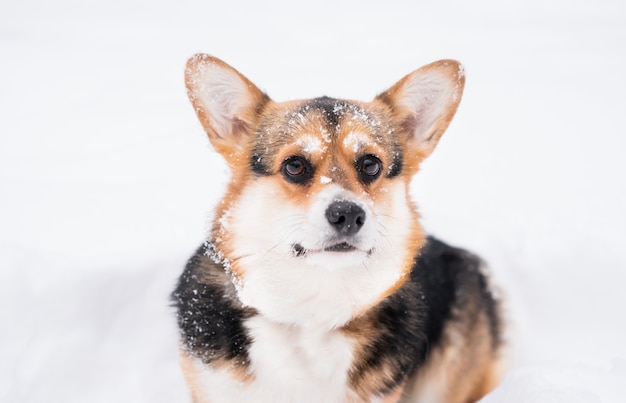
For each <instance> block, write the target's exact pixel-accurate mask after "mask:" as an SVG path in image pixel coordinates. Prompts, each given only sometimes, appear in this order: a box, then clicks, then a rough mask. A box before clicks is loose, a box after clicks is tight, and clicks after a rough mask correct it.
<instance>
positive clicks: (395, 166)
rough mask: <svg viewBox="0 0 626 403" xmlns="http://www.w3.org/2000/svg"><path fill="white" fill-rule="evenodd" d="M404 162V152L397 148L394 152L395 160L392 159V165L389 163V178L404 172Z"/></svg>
mask: <svg viewBox="0 0 626 403" xmlns="http://www.w3.org/2000/svg"><path fill="white" fill-rule="evenodd" d="M403 164H404V161H403V158H402V152H401V151H399V150H396V151H395V152H394V154H393V160H392V161H391V165H389V168H388V170H387V178H388V179H391V178H395V177H396V176H398V175H400V174H401V173H402V168H403Z"/></svg>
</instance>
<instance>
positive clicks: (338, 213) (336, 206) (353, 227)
mask: <svg viewBox="0 0 626 403" xmlns="http://www.w3.org/2000/svg"><path fill="white" fill-rule="evenodd" d="M326 219H327V220H328V222H329V223H330V225H331V226H332V227H333V228H335V230H337V232H339V233H340V234H342V235H354V234H356V233H357V232H359V230H360V229H361V227H362V226H363V224H365V211H364V210H363V209H362V208H361V207H359V206H358V205H356V204H355V203H352V202H349V201H345V200H337V201H335V202H333V203H331V205H330V206H328V209H326Z"/></svg>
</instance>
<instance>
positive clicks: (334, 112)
mask: <svg viewBox="0 0 626 403" xmlns="http://www.w3.org/2000/svg"><path fill="white" fill-rule="evenodd" d="M346 104H347V103H346V102H345V101H340V100H338V99H335V98H330V97H327V96H323V97H319V98H314V99H312V100H310V101H309V102H307V103H305V104H304V105H302V107H301V108H300V112H302V113H304V112H306V111H308V110H310V109H316V110H319V111H321V112H322V113H323V114H324V117H325V118H326V120H327V121H328V125H329V126H330V128H336V127H337V126H338V125H339V121H340V120H341V117H342V113H341V111H342V110H343V107H345V105H346ZM333 132H334V131H333Z"/></svg>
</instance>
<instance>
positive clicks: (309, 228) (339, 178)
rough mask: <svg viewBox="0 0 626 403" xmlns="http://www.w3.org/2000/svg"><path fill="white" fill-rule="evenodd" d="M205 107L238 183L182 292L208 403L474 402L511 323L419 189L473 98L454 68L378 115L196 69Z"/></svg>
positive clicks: (214, 69)
mask: <svg viewBox="0 0 626 403" xmlns="http://www.w3.org/2000/svg"><path fill="white" fill-rule="evenodd" d="M185 73H186V75H185V80H186V85H187V90H188V95H189V98H190V100H191V102H192V104H193V106H194V108H195V111H196V113H197V115H198V117H199V119H200V122H201V123H202V126H203V127H204V130H205V131H206V132H207V134H208V136H209V140H210V141H211V143H212V145H213V147H214V148H215V149H216V150H217V151H218V152H219V153H220V154H221V155H222V156H223V157H224V159H225V160H226V162H227V164H228V166H229V168H230V171H231V178H230V182H229V184H228V186H227V189H226V192H225V195H224V197H223V198H222V200H221V202H220V203H219V205H218V206H217V208H216V211H215V220H214V222H213V225H212V230H211V233H210V236H209V239H208V240H207V241H206V242H205V243H204V244H203V245H202V246H201V247H200V248H199V249H198V250H197V252H196V253H195V254H194V255H193V256H192V257H191V259H190V260H189V262H188V263H187V266H186V268H185V270H184V272H183V274H182V275H181V277H180V279H179V282H178V285H177V287H176V289H175V291H174V293H173V297H172V298H173V301H174V304H175V306H176V309H177V318H178V325H179V328H180V334H181V343H180V355H181V365H182V369H183V372H184V376H185V379H186V381H187V384H188V386H189V389H190V393H191V397H192V401H193V402H195V403H200V402H398V401H399V402H421V403H423V402H447V403H456V402H473V401H476V400H478V399H480V398H481V397H482V396H483V395H484V394H486V393H487V392H489V391H490V390H491V389H492V388H493V387H494V386H495V384H496V382H497V381H498V375H499V362H500V350H501V348H502V344H503V342H502V336H501V334H502V319H501V315H500V313H499V306H498V302H497V301H496V299H495V298H494V296H493V295H492V293H491V292H490V288H489V286H488V283H487V279H486V277H485V275H484V274H483V268H484V267H483V266H484V264H483V262H482V261H481V260H480V259H479V258H478V257H476V256H475V255H473V254H471V253H469V252H467V251H465V250H462V249H458V248H454V247H451V246H448V245H446V244H445V243H443V242H441V241H439V240H437V239H435V238H433V237H429V236H426V235H425V234H424V231H423V230H422V227H421V226H420V223H419V216H418V213H417V212H416V209H415V206H414V205H413V203H412V201H411V198H410V196H409V183H410V181H411V178H412V177H413V175H414V174H415V173H416V172H417V171H418V168H419V166H420V163H421V162H422V160H423V159H424V158H426V157H427V156H428V155H429V154H430V153H431V152H432V151H433V149H434V148H435V146H436V145H437V142H438V141H439V138H440V137H441V135H442V134H443V132H444V131H445V130H446V128H447V127H448V124H449V123H450V120H451V119H452V117H453V115H454V113H455V112H456V109H457V106H458V104H459V102H460V100H461V95H462V92H463V86H464V82H465V74H464V70H463V67H462V66H461V65H460V64H459V63H458V62H456V61H453V60H441V61H438V62H435V63H432V64H429V65H427V66H424V67H422V68H420V69H418V70H415V71H414V72H412V73H410V74H409V75H407V76H405V77H404V78H402V79H401V80H400V81H398V82H397V83H396V84H395V85H393V86H392V87H391V88H390V89H388V90H387V91H385V92H383V93H381V94H380V95H378V96H376V97H375V98H374V100H373V101H371V102H359V101H349V100H343V99H333V98H328V97H321V98H315V99H308V100H301V101H290V102H275V101H273V100H271V99H270V98H269V97H268V96H267V95H266V94H265V93H263V92H262V91H261V90H259V89H258V88H257V87H256V86H255V85H254V84H253V83H252V82H251V81H249V80H248V79H247V78H246V77H244V76H243V75H242V74H240V73H239V72H238V71H237V70H235V69H234V68H232V67H230V66H229V65H227V64H226V63H224V62H223V61H221V60H219V59H217V58H214V57H211V56H208V55H203V54H198V55H196V56H194V57H192V58H191V59H190V60H189V61H188V63H187V67H186V71H185Z"/></svg>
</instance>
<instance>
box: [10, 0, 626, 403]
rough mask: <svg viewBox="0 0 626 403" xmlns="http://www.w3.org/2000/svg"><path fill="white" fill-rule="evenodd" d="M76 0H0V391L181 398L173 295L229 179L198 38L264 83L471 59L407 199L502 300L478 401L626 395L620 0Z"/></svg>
mask: <svg viewBox="0 0 626 403" xmlns="http://www.w3.org/2000/svg"><path fill="white" fill-rule="evenodd" d="M90 3H91V2H84V1H78V0H74V1H71V0H58V1H54V2H50V1H48V2H46V1H43V0H23V1H19V2H18V1H13V2H9V1H4V2H3V3H2V4H1V5H0V400H2V401H3V402H182V401H185V400H186V399H187V395H186V390H185V388H184V385H183V380H182V376H181V375H180V371H179V369H178V366H177V339H176V336H177V330H176V325H175V320H174V315H173V310H172V309H171V308H170V307H169V300H168V294H169V292H170V290H171V289H172V287H173V285H174V283H175V280H176V277H177V276H178V274H179V273H180V272H181V270H182V267H183V265H184V263H185V260H186V258H187V257H188V256H189V255H190V254H191V253H192V251H193V250H194V249H195V248H196V246H197V245H199V243H200V242H202V240H203V237H204V236H205V235H206V233H207V227H208V222H209V218H210V214H211V209H212V206H213V205H214V203H215V202H216V200H218V198H219V196H220V194H221V192H222V189H223V186H224V184H225V183H226V181H227V176H228V174H227V172H226V169H225V166H224V164H223V162H222V160H221V158H220V157H219V156H218V155H217V154H216V153H215V152H213V151H212V150H211V149H210V147H209V144H208V140H207V139H206V137H205V135H204V133H203V132H202V130H201V128H200V125H199V123H198V122H197V120H196V117H195V115H194V113H193V110H192V108H191V106H190V105H189V103H188V100H187V98H186V94H185V90H184V85H183V68H184V64H185V61H186V59H187V58H188V57H189V56H191V55H192V54H194V53H196V52H206V53H211V54H213V55H216V56H218V57H220V58H222V59H224V60H225V61H227V62H228V63H230V64H231V65H233V66H235V67H236V68H237V69H239V70H240V71H241V72H243V73H244V74H245V75H247V76H248V77H249V78H250V79H251V80H252V81H253V82H255V83H256V84H257V85H259V87H261V88H262V89H264V90H266V91H267V92H268V93H269V94H270V96H272V97H273V98H274V99H276V100H279V101H280V100H287V99H292V98H305V97H312V96H320V95H329V96H334V97H342V98H355V99H364V100H367V99H371V98H372V97H373V96H374V95H375V94H377V93H378V92H380V91H383V90H385V89H386V88H387V87H388V86H390V85H391V84H393V83H394V82H395V81H396V80H398V79H399V78H401V77H402V76H403V75H405V74H407V73H409V72H410V71H412V70H414V69H415V68H417V67H419V66H421V65H423V64H426V63H429V62H432V61H434V60H437V59H440V58H455V59H458V60H460V61H462V62H463V63H464V64H465V66H466V71H467V84H466V90H465V95H464V99H463V101H462V103H461V106H460V109H459V112H458V113H457V116H456V117H455V119H454V121H453V123H452V125H451V126H450V129H449V130H448V132H447V133H446V135H445V136H444V137H443V139H442V141H441V142H440V144H439V147H438V149H437V150H436V151H435V153H434V154H433V156H432V157H431V158H430V159H429V160H428V161H427V162H426V163H425V164H424V166H423V169H422V172H421V173H420V174H419V175H418V177H417V178H416V180H415V182H414V186H413V188H412V194H413V196H414V198H415V199H416V201H417V202H418V204H419V206H420V211H421V213H422V216H423V217H424V218H423V223H424V225H425V227H426V228H427V230H428V231H429V232H431V233H434V234H436V235H437V236H439V237H441V238H443V239H445V240H447V241H449V242H450V243H452V244H455V245H459V246H463V247H466V248H469V249H471V250H474V251H476V252H477V253H479V254H481V255H482V256H483V257H484V258H485V259H486V260H488V261H489V262H490V264H491V267H492V272H493V277H494V278H495V280H496V281H497V282H498V283H499V285H500V288H501V293H502V295H503V296H504V297H505V298H506V299H507V301H508V303H507V307H508V308H507V312H508V316H509V318H510V323H511V325H510V328H511V330H512V332H511V333H512V337H511V339H510V344H511V346H512V347H513V351H514V353H515V354H514V360H513V363H512V368H513V369H512V370H511V372H510V373H509V375H508V376H507V378H506V380H505V382H504V384H503V385H502V386H501V387H500V388H499V389H498V390H497V391H496V392H495V393H494V394H493V395H492V396H490V397H489V398H487V399H485V401H488V402H505V401H506V402H568V403H569V402H621V401H624V399H625V398H626V390H625V389H626V386H624V385H625V384H626V343H625V342H624V340H626V319H625V318H626V315H625V314H624V308H625V307H626V292H625V291H624V284H625V283H626V251H625V250H624V249H625V247H626V212H625V210H626V180H625V179H624V176H625V174H626V158H625V156H626V152H625V150H626V140H625V136H626V123H625V113H624V110H625V107H626V102H625V100H624V97H625V94H626V5H625V4H623V2H620V1H609V0H602V1H597V0H594V1H591V0H574V1H565V0H559V1H542V0H526V1H496V0H478V1H473V2H467V1H466V2H458V3H455V2H451V1H437V2H435V1H411V2H410V1H394V0H389V1H385V2H381V1H356V0H354V1H344V2H339V1H327V0H320V1H315V2H303V3H296V2H292V1H287V0H271V1H263V2H253V1H241V0H239V1H228V2H226V1H220V2H217V1H203V2H192V1H178V2H165V1H140V0H124V1H121V0H116V1H107V2H99V3H94V4H90Z"/></svg>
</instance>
